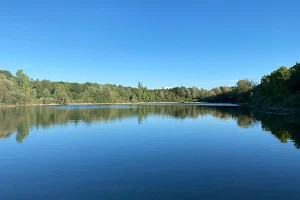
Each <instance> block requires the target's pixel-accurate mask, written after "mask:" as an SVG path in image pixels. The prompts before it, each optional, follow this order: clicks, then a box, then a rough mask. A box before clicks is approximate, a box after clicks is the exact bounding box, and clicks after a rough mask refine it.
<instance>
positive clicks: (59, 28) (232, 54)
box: [0, 0, 300, 89]
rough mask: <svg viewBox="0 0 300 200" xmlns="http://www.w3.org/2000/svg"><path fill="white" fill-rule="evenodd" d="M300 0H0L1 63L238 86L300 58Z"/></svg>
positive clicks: (36, 70) (155, 82)
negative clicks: (243, 80)
mask: <svg viewBox="0 0 300 200" xmlns="http://www.w3.org/2000/svg"><path fill="white" fill-rule="evenodd" d="M299 7H300V1H299V0H280V1H279V0H181V1H177V0H135V1H134V0H107V1H101V0H97V1H89V0H82V1H76V0H72V1H66V0H51V1H46V0H39V1H30V0H26V1H24V0H19V1H14V0H0V69H6V70H9V71H11V72H12V73H15V72H16V70H17V69H23V70H24V71H25V73H27V74H28V75H29V76H30V77H32V78H34V79H36V78H39V79H49V80H53V81H59V80H62V81H69V82H98V83H114V84H121V85H127V86H137V83H138V81H140V82H142V83H143V85H144V86H146V87H148V88H157V87H162V86H181V85H183V86H186V87H190V86H197V87H203V88H207V89H209V88H212V87H214V86H219V85H233V84H235V82H236V81H237V80H238V79H242V78H249V79H251V80H258V81H259V80H260V78H261V76H262V75H265V74H269V73H270V72H271V71H272V70H274V69H276V68H278V67H280V66H282V65H284V66H287V67H290V66H292V65H293V64H295V63H296V61H300V59H299V58H300V37H299V34H300V26H299V25H300V14H299V12H300V11H299Z"/></svg>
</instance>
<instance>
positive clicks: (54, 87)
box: [0, 62, 300, 108]
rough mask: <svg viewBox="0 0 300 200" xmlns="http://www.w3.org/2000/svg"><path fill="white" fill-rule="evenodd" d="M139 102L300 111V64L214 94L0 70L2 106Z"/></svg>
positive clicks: (215, 90)
mask: <svg viewBox="0 0 300 200" xmlns="http://www.w3.org/2000/svg"><path fill="white" fill-rule="evenodd" d="M139 102H220V103H241V104H248V105H253V106H257V107H285V108H300V63H298V62H297V63H296V64H295V65H294V66H292V67H290V68H287V67H284V66H283V67H280V68H278V69H277V70H275V71H273V72H272V73H271V74H269V75H265V76H263V77H262V78H261V82H260V83H255V82H253V81H251V80H248V79H241V80H239V81H238V82H237V83H236V85H235V86H233V87H232V86H231V87H230V86H220V87H216V88H213V89H211V90H206V89H202V88H200V89H199V88H197V87H191V88H186V87H183V86H180V87H174V88H170V89H153V90H152V89H147V88H146V87H144V86H143V85H142V83H138V85H137V87H126V86H121V85H113V84H98V83H91V82H86V83H71V82H53V81H50V80H39V79H36V80H33V79H31V78H30V77H29V76H28V75H26V74H25V73H24V72H23V70H18V71H17V72H16V74H15V75H13V74H12V73H11V72H9V71H7V70H0V105H4V106H5V105H31V104H70V103H139Z"/></svg>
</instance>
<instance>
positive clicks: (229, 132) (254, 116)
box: [0, 104, 300, 200]
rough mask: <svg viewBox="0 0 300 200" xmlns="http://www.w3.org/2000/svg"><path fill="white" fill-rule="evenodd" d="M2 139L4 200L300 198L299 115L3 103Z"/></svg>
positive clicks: (234, 108) (203, 108)
mask: <svg viewBox="0 0 300 200" xmlns="http://www.w3.org/2000/svg"><path fill="white" fill-rule="evenodd" d="M291 121H294V122H296V123H294V122H293V123H292V122H291ZM0 138H1V139H0V195H1V197H0V199H1V200H6V199H18V200H19V199H22V200H24V199H43V200H48V199H49V200H50V199H51V200H53V199H55V200H57V199H62V200H67V199H75V200H76V199H101V200H102V199H103V200H115V199H117V200H119V199H120V200H136V199H137V200H148V199H149V200H169V199H170V200H177V199H183V200H185V199H218V200H220V199H239V200H240V199H272V200H274V199H275V200H276V199H283V200H293V199H300V151H299V148H300V126H299V123H298V125H297V119H285V118H280V117H278V116H270V115H263V114H261V113H256V112H254V111H251V110H248V109H245V108H242V107H237V106H225V105H224V106H221V105H218V106H213V105H206V106H205V105H185V104H182V105H180V104H178V105H105V106H52V107H18V108H2V109H0Z"/></svg>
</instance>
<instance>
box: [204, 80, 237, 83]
mask: <svg viewBox="0 0 300 200" xmlns="http://www.w3.org/2000/svg"><path fill="white" fill-rule="evenodd" d="M236 82H238V80H231V79H229V80H226V79H218V80H212V81H201V82H200V83H236Z"/></svg>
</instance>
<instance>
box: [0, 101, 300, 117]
mask: <svg viewBox="0 0 300 200" xmlns="http://www.w3.org/2000/svg"><path fill="white" fill-rule="evenodd" d="M143 104H145V105H151V104H152V105H155V104H170V105H172V104H187V105H189V104H190V105H191V104H194V105H201V104H216V106H219V105H234V106H241V107H248V108H252V109H255V110H256V111H258V112H262V113H266V114H273V115H285V116H293V117H297V116H300V109H297V108H284V107H255V106H251V105H246V104H231V103H209V102H137V103H69V104H27V105H0V109H1V108H15V107H30V106H35V107H37V106H68V105H71V106H72V105H143Z"/></svg>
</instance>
